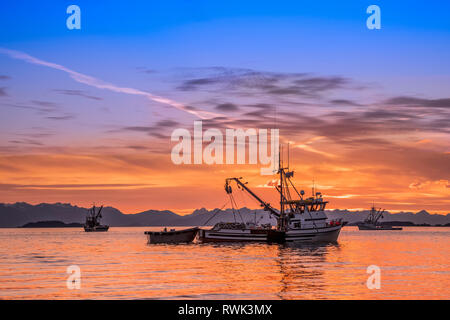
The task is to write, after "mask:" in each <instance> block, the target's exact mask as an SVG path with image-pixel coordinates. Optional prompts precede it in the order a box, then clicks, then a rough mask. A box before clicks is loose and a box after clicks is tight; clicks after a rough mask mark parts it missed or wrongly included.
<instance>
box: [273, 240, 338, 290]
mask: <svg viewBox="0 0 450 320" xmlns="http://www.w3.org/2000/svg"><path fill="white" fill-rule="evenodd" d="M339 249H340V246H339V244H337V243H326V244H318V243H301V244H299V243H286V244H283V245H279V246H278V257H277V259H276V261H277V265H278V267H279V270H280V276H281V278H280V290H279V292H278V293H277V296H278V297H279V298H280V299H311V298H315V299H317V298H323V297H326V291H327V287H328V283H327V279H326V274H327V270H326V267H327V258H328V255H329V254H330V252H332V251H333V252H336V251H339Z"/></svg>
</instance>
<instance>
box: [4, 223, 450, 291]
mask: <svg viewBox="0 0 450 320" xmlns="http://www.w3.org/2000/svg"><path fill="white" fill-rule="evenodd" d="M160 229H161V228H150V227H143V228H114V227H113V228H111V229H110V231H108V232H106V233H85V232H84V231H82V230H81V229H76V228H75V229H73V228H67V229H0V298H2V299H450V228H419V227H417V228H411V227H410V228H404V230H403V231H358V230H357V228H354V227H345V228H344V229H343V231H342V233H341V236H340V239H339V243H338V244H332V245H331V244H330V245H275V244H274V245H268V244H225V245H223V244H184V245H148V244H147V241H146V237H145V235H144V231H145V230H160ZM70 265H77V266H79V267H80V270H81V289H79V290H76V289H74V290H70V289H68V288H67V286H66V280H67V278H68V277H69V274H67V273H66V271H67V267H68V266H70ZM369 265H377V266H379V267H380V268H381V288H380V289H378V290H377V289H373V290H369V289H368V288H367V286H366V280H367V278H368V277H369V274H367V273H366V269H367V267H368V266H369Z"/></svg>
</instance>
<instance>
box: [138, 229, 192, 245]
mask: <svg viewBox="0 0 450 320" xmlns="http://www.w3.org/2000/svg"><path fill="white" fill-rule="evenodd" d="M198 230H199V229H198V228H197V227H195V228H190V229H183V230H175V229H171V230H169V231H167V228H164V230H163V231H145V234H146V235H147V239H148V243H189V242H192V241H194V239H195V236H196V235H197V231H198Z"/></svg>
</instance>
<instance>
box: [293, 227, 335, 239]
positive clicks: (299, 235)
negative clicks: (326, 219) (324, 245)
mask: <svg viewBox="0 0 450 320" xmlns="http://www.w3.org/2000/svg"><path fill="white" fill-rule="evenodd" d="M341 229H342V225H339V226H333V227H324V228H314V229H303V230H302V229H300V230H289V231H287V232H286V242H337V240H338V238H339V234H340V232H341Z"/></svg>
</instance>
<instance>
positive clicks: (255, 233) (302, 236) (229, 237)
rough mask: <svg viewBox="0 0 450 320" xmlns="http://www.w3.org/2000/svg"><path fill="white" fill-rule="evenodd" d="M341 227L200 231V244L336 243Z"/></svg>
mask: <svg viewBox="0 0 450 320" xmlns="http://www.w3.org/2000/svg"><path fill="white" fill-rule="evenodd" d="M341 228H342V225H339V226H333V227H324V228H314V229H299V230H289V231H287V232H277V231H275V230H254V229H241V230H227V229H225V230H200V231H199V234H198V236H199V240H200V241H201V242H337V239H338V237H339V232H340V231H341Z"/></svg>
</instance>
